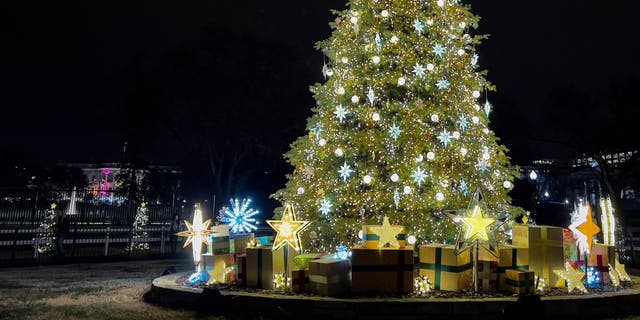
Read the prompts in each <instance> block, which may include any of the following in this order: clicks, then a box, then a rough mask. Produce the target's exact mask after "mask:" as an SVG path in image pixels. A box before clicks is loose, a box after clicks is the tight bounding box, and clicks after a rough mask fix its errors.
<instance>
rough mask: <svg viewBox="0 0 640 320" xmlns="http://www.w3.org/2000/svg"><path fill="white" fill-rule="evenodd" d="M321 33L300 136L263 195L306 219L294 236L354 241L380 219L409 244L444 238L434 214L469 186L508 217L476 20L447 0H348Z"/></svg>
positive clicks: (506, 173)
mask: <svg viewBox="0 0 640 320" xmlns="http://www.w3.org/2000/svg"><path fill="white" fill-rule="evenodd" d="M336 13H337V15H338V17H337V19H336V20H335V22H332V23H331V24H330V25H331V27H332V28H333V34H332V36H331V37H330V38H329V39H327V40H325V41H321V42H319V43H318V44H317V48H318V49H319V50H321V51H322V52H323V53H324V54H325V55H326V56H327V57H328V61H329V63H328V64H327V65H325V66H324V68H323V73H324V75H325V76H326V77H327V79H328V80H327V81H326V82H325V83H323V84H316V85H315V86H313V87H312V90H311V91H312V92H313V93H314V95H315V99H316V101H317V107H316V108H315V109H314V110H313V111H314V115H313V116H312V117H311V118H310V119H309V120H308V124H307V129H308V130H309V134H308V135H307V136H304V137H301V138H299V139H297V140H296V141H295V142H294V143H293V144H292V148H291V151H290V152H288V153H287V154H286V158H287V159H288V160H289V162H290V163H291V164H292V165H293V166H294V171H293V174H291V175H289V176H288V178H289V181H288V183H287V185H286V187H285V188H284V189H282V190H280V191H278V192H277V193H276V194H275V195H274V196H275V197H276V198H277V199H278V200H280V201H281V202H283V203H291V204H293V205H294V206H295V208H296V211H297V212H298V215H299V218H300V219H302V220H309V221H311V222H312V225H311V227H310V228H309V231H308V232H306V233H305V237H304V240H303V241H304V243H305V244H306V245H307V246H308V245H309V244H311V245H312V247H315V248H320V249H330V250H332V249H334V248H335V247H336V246H337V245H338V244H339V243H341V242H343V243H349V244H350V243H354V242H356V241H357V240H358V238H357V235H358V231H359V230H360V228H361V225H363V224H380V223H381V221H382V219H383V217H384V216H385V215H386V216H388V217H389V219H390V221H391V223H393V224H399V225H405V226H407V228H408V230H407V231H408V234H410V235H414V236H416V237H417V238H418V240H419V241H424V240H427V241H445V240H452V239H453V237H454V236H455V233H456V232H455V231H456V227H455V225H454V224H453V223H452V222H451V221H450V220H449V219H447V217H446V216H445V215H444V214H442V211H443V210H445V209H457V208H466V207H467V206H468V204H469V201H470V200H471V195H472V194H473V192H474V191H475V190H476V189H478V188H480V189H481V190H482V192H483V194H484V197H485V200H486V202H487V205H488V208H489V210H490V211H492V212H493V214H494V215H495V214H497V213H508V212H510V211H511V212H513V211H512V209H513V208H512V207H511V206H510V200H511V199H510V198H509V197H508V195H507V193H508V192H509V190H510V189H511V188H512V187H513V183H512V181H513V179H514V177H515V176H516V175H517V174H518V172H517V168H514V167H511V166H510V165H509V158H508V157H507V156H506V155H505V152H506V151H507V149H506V148H505V147H504V146H502V145H500V144H498V140H499V139H498V138H497V137H496V136H495V134H494V133H493V132H492V131H491V130H490V129H489V127H488V125H489V114H490V112H491V108H492V107H491V104H490V103H489V102H488V100H487V96H486V94H487V91H489V90H493V89H494V88H493V86H492V85H491V84H490V83H489V82H488V81H487V80H486V79H485V75H486V71H479V70H478V69H477V68H478V60H479V59H478V55H477V54H476V52H475V46H476V45H478V44H479V43H480V41H481V40H482V39H484V38H485V36H483V35H474V34H473V33H474V29H475V28H476V27H477V24H478V21H479V17H478V16H476V15H474V14H472V13H471V12H470V7H469V6H468V5H464V4H461V3H460V2H459V1H456V0H393V1H392V0H351V1H349V3H348V6H347V9H346V10H345V11H342V12H336Z"/></svg>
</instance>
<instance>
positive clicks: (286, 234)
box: [267, 204, 310, 252]
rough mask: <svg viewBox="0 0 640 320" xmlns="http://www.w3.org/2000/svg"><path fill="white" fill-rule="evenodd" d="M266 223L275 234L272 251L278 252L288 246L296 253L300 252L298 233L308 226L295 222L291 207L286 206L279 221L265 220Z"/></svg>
mask: <svg viewBox="0 0 640 320" xmlns="http://www.w3.org/2000/svg"><path fill="white" fill-rule="evenodd" d="M267 223H268V224H269V225H270V226H271V228H273V230H275V231H276V232H277V234H276V238H275V239H274V240H273V250H278V249H280V248H282V247H283V246H285V245H289V246H290V247H291V248H292V249H293V250H295V251H296V252H300V251H301V250H302V246H301V244H300V231H302V230H304V229H305V228H306V227H307V226H309V224H310V222H309V221H296V216H295V213H294V212H293V207H292V206H291V205H290V204H287V205H286V206H285V207H284V213H283V214H282V218H281V219H280V220H267Z"/></svg>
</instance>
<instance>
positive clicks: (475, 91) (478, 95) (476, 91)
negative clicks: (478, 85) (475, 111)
mask: <svg viewBox="0 0 640 320" xmlns="http://www.w3.org/2000/svg"><path fill="white" fill-rule="evenodd" d="M471 95H472V96H473V97H474V98H480V91H478V90H474V91H473V92H472V93H471Z"/></svg>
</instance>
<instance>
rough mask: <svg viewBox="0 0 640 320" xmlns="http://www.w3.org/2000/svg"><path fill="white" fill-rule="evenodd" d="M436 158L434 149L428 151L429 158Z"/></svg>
mask: <svg viewBox="0 0 640 320" xmlns="http://www.w3.org/2000/svg"><path fill="white" fill-rule="evenodd" d="M435 158H436V154H435V153H433V152H432V151H429V152H427V159H429V160H433V159H435Z"/></svg>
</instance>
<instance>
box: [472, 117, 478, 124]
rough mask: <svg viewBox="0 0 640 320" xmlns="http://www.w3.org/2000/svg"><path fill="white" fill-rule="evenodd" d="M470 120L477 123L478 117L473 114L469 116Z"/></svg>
mask: <svg viewBox="0 0 640 320" xmlns="http://www.w3.org/2000/svg"><path fill="white" fill-rule="evenodd" d="M471 122H473V123H475V124H478V122H480V118H478V117H477V116H473V117H472V118H471Z"/></svg>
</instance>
